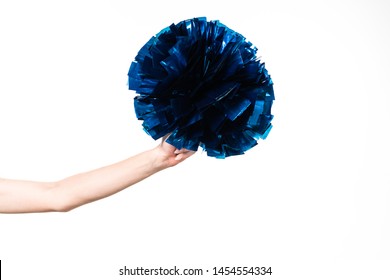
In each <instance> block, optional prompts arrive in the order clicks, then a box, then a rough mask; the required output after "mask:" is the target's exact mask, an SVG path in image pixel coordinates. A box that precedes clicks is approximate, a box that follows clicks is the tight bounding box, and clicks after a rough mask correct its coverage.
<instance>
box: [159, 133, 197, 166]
mask: <svg viewBox="0 0 390 280" xmlns="http://www.w3.org/2000/svg"><path fill="white" fill-rule="evenodd" d="M168 136H169V135H165V136H164V137H163V138H162V140H161V143H160V145H158V146H157V147H156V148H155V149H156V151H157V153H158V156H157V161H158V162H160V163H162V164H163V166H164V167H172V166H175V165H177V164H179V163H180V162H183V161H184V160H186V159H187V158H189V157H190V156H192V155H193V154H194V153H195V151H191V150H187V149H180V150H179V149H176V148H175V147H174V146H172V145H171V144H169V143H167V142H166V139H167V138H168Z"/></svg>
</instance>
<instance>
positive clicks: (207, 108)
mask: <svg viewBox="0 0 390 280" xmlns="http://www.w3.org/2000/svg"><path fill="white" fill-rule="evenodd" d="M256 52H257V48H256V47H254V46H253V45H252V44H251V43H250V42H248V41H247V40H246V39H245V38H244V37H243V36H242V35H241V34H239V33H237V32H235V31H233V30H231V29H229V28H228V27H226V26H225V25H223V24H221V23H220V22H219V21H209V22H208V21H207V20H206V18H194V19H190V20H185V21H182V22H179V23H178V24H176V25H175V24H172V25H171V26H169V27H168V28H165V29H163V30H162V31H161V32H160V33H158V34H157V35H156V36H155V37H152V38H151V39H150V40H149V41H148V42H147V43H146V44H145V45H144V46H143V47H142V48H141V49H140V51H139V52H138V55H137V56H136V57H135V60H134V61H133V62H132V64H131V66H130V70H129V73H128V75H129V89H131V90H135V91H136V92H137V94H138V95H137V96H136V97H135V98H134V107H135V112H136V116H137V118H138V119H139V120H143V127H144V130H145V131H146V132H147V133H148V134H149V135H150V136H151V137H153V139H158V138H160V137H162V136H164V135H166V134H170V136H169V137H168V139H167V142H168V143H170V144H172V145H174V146H175V147H176V148H178V149H181V148H186V149H189V150H194V151H195V150H197V149H198V147H199V146H201V147H202V148H203V149H204V150H205V151H207V155H209V156H212V157H217V158H225V157H228V156H233V155H240V154H243V153H244V152H245V151H247V150H248V149H250V148H252V147H253V146H255V145H256V144H257V140H259V139H260V138H261V139H265V138H266V137H267V135H268V133H269V131H270V130H271V128H272V125H271V120H272V118H273V115H271V107H272V102H273V100H274V92H273V83H272V80H271V77H270V75H269V74H268V72H267V70H266V69H265V67H264V63H261V62H260V59H258V58H257V57H256Z"/></svg>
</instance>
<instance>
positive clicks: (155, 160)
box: [0, 138, 194, 213]
mask: <svg viewBox="0 0 390 280" xmlns="http://www.w3.org/2000/svg"><path fill="white" fill-rule="evenodd" d="M193 154H194V152H193V151H188V150H185V149H183V150H177V149H176V148H175V147H173V146H172V145H170V144H168V143H167V142H165V138H164V139H163V140H162V142H161V144H160V145H158V146H157V147H155V148H154V149H151V150H148V151H145V152H142V153H140V154H137V155H135V156H132V157H130V158H128V159H125V160H123V161H120V162H117V163H114V164H112V165H108V166H105V167H101V168H99V169H96V170H92V171H89V172H85V173H80V174H77V175H74V176H71V177H68V178H65V179H63V180H60V181H57V182H31V181H21V180H10V179H1V178H0V213H34V212H53V211H54V212H67V211H70V210H72V209H74V208H77V207H79V206H81V205H84V204H87V203H90V202H93V201H96V200H99V199H102V198H105V197H107V196H110V195H113V194H115V193H117V192H119V191H121V190H124V189H126V188H127V187H129V186H132V185H134V184H136V183H138V182H140V181H142V180H144V179H145V178H147V177H149V176H151V175H153V174H155V173H157V172H159V171H161V170H164V169H166V168H169V167H173V166H175V165H177V164H179V163H181V162H183V161H184V160H185V159H187V158H188V157H190V156H191V155H193Z"/></svg>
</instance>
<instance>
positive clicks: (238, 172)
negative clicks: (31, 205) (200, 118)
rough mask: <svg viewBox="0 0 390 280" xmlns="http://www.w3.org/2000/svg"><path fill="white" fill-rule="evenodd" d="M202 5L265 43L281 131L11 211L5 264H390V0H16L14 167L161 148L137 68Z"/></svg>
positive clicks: (50, 268) (9, 172)
mask: <svg viewBox="0 0 390 280" xmlns="http://www.w3.org/2000/svg"><path fill="white" fill-rule="evenodd" d="M198 16H207V18H208V19H209V20H215V19H219V20H220V21H221V22H222V23H224V24H225V25H227V26H228V27H230V28H232V29H234V30H235V31H237V32H239V33H241V34H243V35H244V36H245V37H247V38H248V39H249V40H250V41H251V42H252V43H253V44H254V45H256V46H257V47H258V48H259V55H260V56H261V57H262V60H263V61H265V63H266V67H267V69H268V70H269V72H270V74H271V76H272V78H273V80H274V83H275V87H274V89H275V93H276V101H275V103H274V107H273V113H274V115H275V118H274V121H273V125H274V128H273V130H272V131H271V133H270V135H269V137H268V138H267V140H265V141H261V142H260V143H259V145H258V146H256V147H255V148H253V149H252V150H250V151H249V152H248V153H247V154H246V155H244V156H239V157H233V158H228V159H226V160H217V159H214V158H208V157H207V156H206V155H205V154H204V153H202V152H199V153H197V154H196V155H195V156H194V157H192V158H191V159H189V160H188V161H186V162H185V163H183V164H182V165H180V166H177V167H175V168H172V169H170V170H166V171H164V172H162V173H159V174H156V175H155V176H153V177H151V178H149V179H147V180H145V181H143V182H141V183H139V184H138V185H136V186H133V187H131V188H129V189H127V190H125V191H123V192H121V193H119V194H117V195H114V196H112V197H110V198H107V199H105V200H102V201H99V202H95V203H93V204H90V205H86V206H83V207H81V208H78V209H76V210H73V211H71V212H69V213H49V214H22V215H0V259H2V260H3V277H4V279H7V280H13V279H15V280H20V279H40V280H44V279H56V280H61V279H127V277H123V276H122V277H121V276H119V275H118V270H119V269H120V268H122V267H123V266H124V265H126V266H128V267H137V266H143V267H160V266H163V267H171V266H174V265H177V266H180V267H181V268H185V267H195V268H197V267H199V268H204V269H212V267H213V266H222V265H223V266H252V265H254V266H272V268H273V271H274V273H273V275H272V276H271V277H263V278H264V279H389V277H390V271H389V270H388V267H390V237H389V236H390V206H389V199H390V191H389V187H390V172H389V166H390V162H389V158H390V148H389V145H390V133H389V125H390V123H389V120H390V113H389V112H390V98H389V90H390V85H389V74H390V54H389V50H390V38H389V37H390V31H389V27H390V21H389V18H390V8H389V3H388V2H387V1H379V0H375V1H368V0H367V1H301V0H297V1H226V0H225V1H204V0H197V1H157V0H156V1H129V0H128V1H125V0H122V1H120V0H114V1H111V0H110V1H96V0H95V1H86V0H78V1H76V0H68V1H43V0H36V1H27V0H25V1H11V0H2V1H1V2H0V177H3V178H14V179H28V180H38V181H51V180H59V179H62V178H64V177H67V176H69V175H73V174H75V173H79V172H83V171H87V170H91V169H94V168H97V167H100V166H103V165H106V164H110V163H113V162H116V161H119V160H122V159H124V158H127V157H128V156H130V155H133V154H135V153H138V152H141V151H143V150H146V149H149V148H152V147H154V146H155V145H156V144H157V143H156V142H154V141H153V140H152V139H151V138H149V136H147V135H146V134H145V133H144V132H143V131H142V128H141V122H140V121H138V120H136V119H135V116H134V112H133V97H134V96H135V94H134V92H132V91H128V90H127V85H126V83H127V71H128V67H129V65H130V63H131V61H132V60H133V58H134V57H135V55H136V54H137V51H138V50H139V48H140V47H141V46H142V45H143V44H144V43H145V42H146V41H147V40H148V39H149V38H150V37H151V36H152V35H154V34H156V33H157V32H159V31H160V30H161V29H162V28H164V27H166V26H168V25H170V24H171V23H178V22H179V21H181V20H184V19H188V18H193V17H198ZM210 277H211V276H210ZM210 277H206V276H203V277H198V278H199V279H210ZM128 278H130V277H128ZM168 278H169V279H174V278H175V277H167V278H166V279H168ZM139 279H147V278H141V277H140V278H139ZM148 279H149V278H148ZM155 279H159V278H158V277H155ZM164 279H165V278H164ZM177 279H192V278H191V277H188V278H186V277H183V276H182V277H177ZM193 279H197V277H193ZM222 279H257V277H242V278H239V277H233V278H230V277H222ZM259 279H262V278H261V277H259Z"/></svg>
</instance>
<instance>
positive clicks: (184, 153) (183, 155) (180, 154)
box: [174, 149, 195, 161]
mask: <svg viewBox="0 0 390 280" xmlns="http://www.w3.org/2000/svg"><path fill="white" fill-rule="evenodd" d="M174 154H175V155H176V156H175V160H177V161H182V160H185V159H187V158H189V157H190V156H192V155H193V154H195V151H191V150H187V149H181V150H178V149H176V150H175V152H174Z"/></svg>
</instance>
